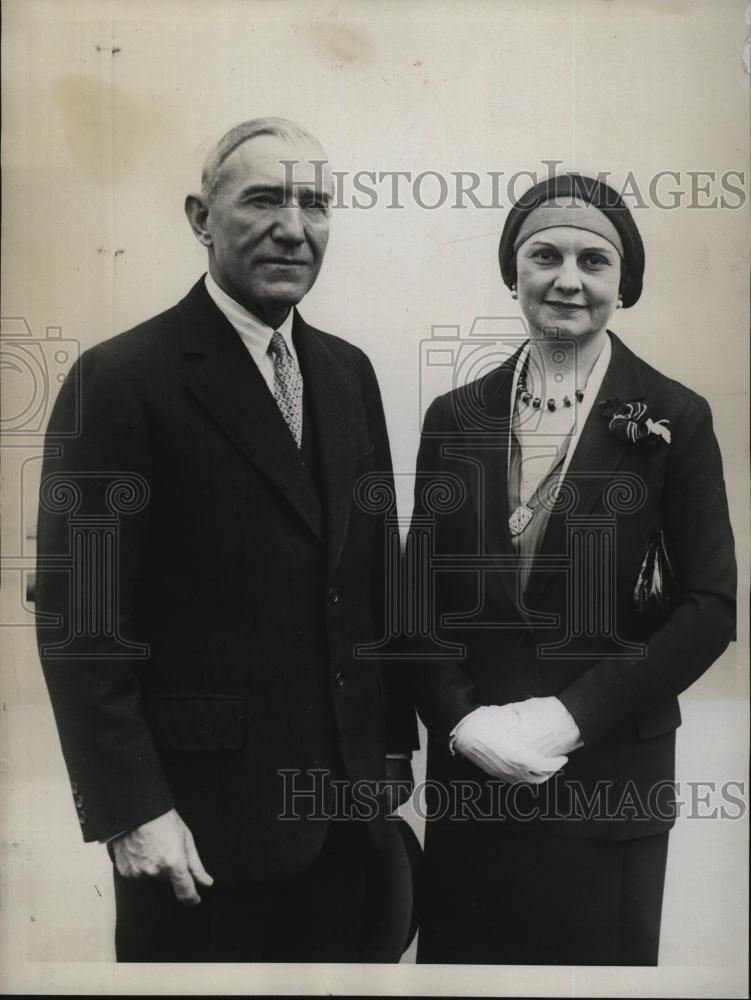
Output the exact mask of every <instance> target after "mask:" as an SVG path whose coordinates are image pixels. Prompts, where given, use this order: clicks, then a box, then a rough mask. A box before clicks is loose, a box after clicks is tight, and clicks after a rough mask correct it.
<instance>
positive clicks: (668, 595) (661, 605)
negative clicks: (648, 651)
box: [632, 531, 676, 620]
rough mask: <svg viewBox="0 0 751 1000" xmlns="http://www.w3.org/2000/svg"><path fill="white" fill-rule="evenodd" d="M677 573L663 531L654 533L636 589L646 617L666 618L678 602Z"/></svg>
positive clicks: (639, 608) (637, 605) (637, 603)
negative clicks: (671, 561)
mask: <svg viewBox="0 0 751 1000" xmlns="http://www.w3.org/2000/svg"><path fill="white" fill-rule="evenodd" d="M675 591H676V585H675V574H674V572H673V567H672V565H671V563H670V558H669V557H668V553H667V550H666V548H665V539H664V537H663V534H662V531H658V532H657V534H655V535H653V536H652V537H651V538H650V540H649V544H648V545H647V551H646V554H645V556H644V559H643V560H642V564H641V568H640V569H639V572H638V574H637V577H636V583H635V584H634V589H633V594H632V597H633V602H634V607H635V609H636V611H637V613H638V614H639V615H641V616H644V617H645V618H649V619H657V620H660V619H662V620H664V619H665V618H667V616H668V615H669V614H670V612H671V611H672V609H673V605H674V603H675Z"/></svg>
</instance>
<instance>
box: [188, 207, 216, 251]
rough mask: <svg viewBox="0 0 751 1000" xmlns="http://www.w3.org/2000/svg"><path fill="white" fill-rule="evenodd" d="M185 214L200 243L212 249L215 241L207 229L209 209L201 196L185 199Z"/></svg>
mask: <svg viewBox="0 0 751 1000" xmlns="http://www.w3.org/2000/svg"><path fill="white" fill-rule="evenodd" d="M185 214H186V215H187V217H188V222H189V223H190V228H191V229H192V230H193V232H194V233H195V237H196V239H197V240H198V242H199V243H201V244H202V245H203V246H205V247H210V246H211V245H212V242H213V241H212V239H211V233H210V232H209V231H208V228H207V222H208V217H209V207H208V205H207V204H206V202H205V201H204V199H203V198H202V197H201V195H200V194H189V195H188V197H187V198H186V199H185Z"/></svg>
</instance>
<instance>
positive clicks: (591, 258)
mask: <svg viewBox="0 0 751 1000" xmlns="http://www.w3.org/2000/svg"><path fill="white" fill-rule="evenodd" d="M583 263H584V266H585V267H603V266H604V265H607V264H609V263H610V261H609V260H608V258H607V257H603V256H602V254H599V253H588V254H587V255H586V257H585V258H584V260H583Z"/></svg>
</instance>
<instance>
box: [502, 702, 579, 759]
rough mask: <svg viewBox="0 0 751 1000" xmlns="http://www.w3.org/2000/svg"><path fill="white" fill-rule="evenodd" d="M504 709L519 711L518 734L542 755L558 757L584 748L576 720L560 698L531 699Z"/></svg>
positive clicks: (516, 731)
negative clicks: (557, 755)
mask: <svg viewBox="0 0 751 1000" xmlns="http://www.w3.org/2000/svg"><path fill="white" fill-rule="evenodd" d="M504 707H505V708H511V709H513V710H514V711H515V712H518V714H519V726H518V728H517V729H516V730H515V734H516V736H518V737H519V739H520V740H521V741H522V743H524V744H526V745H527V746H528V747H530V749H532V750H536V751H537V752H538V753H541V754H545V755H546V756H549V757H554V756H555V755H556V754H568V753H571V751H572V750H578V749H579V747H581V746H583V745H584V744H583V743H582V738H581V733H580V732H579V727H578V726H577V724H576V722H575V721H574V717H573V716H572V715H571V713H570V712H569V710H568V709H567V708H566V706H565V705H564V704H563V702H561V701H559V700H558V699H557V698H527V700H526V701H516V702H513V704H510V705H506V706H504Z"/></svg>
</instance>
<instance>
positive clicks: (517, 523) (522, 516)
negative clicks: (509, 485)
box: [508, 504, 534, 537]
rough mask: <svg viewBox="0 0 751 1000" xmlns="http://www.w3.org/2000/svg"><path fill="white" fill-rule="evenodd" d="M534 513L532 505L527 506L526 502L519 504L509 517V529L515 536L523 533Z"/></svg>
mask: <svg viewBox="0 0 751 1000" xmlns="http://www.w3.org/2000/svg"><path fill="white" fill-rule="evenodd" d="M533 514H534V511H533V510H532V509H531V508H530V507H526V506H525V505H524V504H519V506H518V507H517V508H516V510H515V511H514V513H513V514H512V515H511V517H510V518H509V519H508V527H509V531H510V532H511V534H512V535H513V536H514V537H516V535H521V533H522V532H523V531H524V529H525V528H526V527H527V525H528V524H529V522H530V521H531V520H532V515H533Z"/></svg>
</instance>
